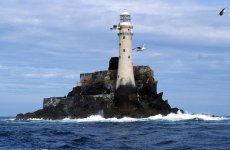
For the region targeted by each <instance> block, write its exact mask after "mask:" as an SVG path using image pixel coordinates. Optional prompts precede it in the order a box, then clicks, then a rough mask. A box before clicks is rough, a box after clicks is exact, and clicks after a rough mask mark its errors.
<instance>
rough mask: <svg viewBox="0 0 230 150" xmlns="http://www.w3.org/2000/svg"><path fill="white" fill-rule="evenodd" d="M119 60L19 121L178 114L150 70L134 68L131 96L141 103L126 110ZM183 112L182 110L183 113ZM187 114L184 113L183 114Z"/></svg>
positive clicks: (18, 117) (114, 58) (81, 80)
mask: <svg viewBox="0 0 230 150" xmlns="http://www.w3.org/2000/svg"><path fill="white" fill-rule="evenodd" d="M116 63H117V58H116V57H113V58H111V60H110V65H109V69H108V70H106V71H98V72H95V73H86V74H81V75H80V84H79V85H77V86H76V87H74V88H73V89H72V91H70V92H69V93H68V95H67V96H65V97H51V98H45V99H44V101H43V109H40V110H38V111H35V112H33V113H26V114H18V115H17V116H16V119H28V118H44V119H63V118H66V117H68V118H85V117H88V116H90V115H94V114H101V115H103V116H104V117H105V118H110V117H117V118H121V117H125V116H128V117H135V118H140V117H149V116H153V115H157V114H162V115H167V114H169V113H176V112H177V111H178V110H179V109H178V108H171V106H170V105H169V104H168V101H167V100H163V98H162V96H163V93H157V81H156V80H155V79H154V74H153V71H152V70H151V68H150V67H149V66H134V77H135V84H136V89H135V93H136V95H127V96H128V97H129V99H130V100H132V97H133V96H135V97H137V99H138V100H137V101H135V102H134V103H132V105H130V107H126V108H127V109H125V108H122V107H120V106H119V105H118V104H119V103H118V102H119V101H122V99H121V98H120V99H117V98H116V95H117V94H116V92H117V91H116V90H115V87H116V86H115V84H116V76H117V64H116ZM181 111H182V110H181ZM182 112H183V111H182Z"/></svg>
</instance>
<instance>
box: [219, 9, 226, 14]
mask: <svg viewBox="0 0 230 150" xmlns="http://www.w3.org/2000/svg"><path fill="white" fill-rule="evenodd" d="M226 12H227V11H226V8H224V9H222V10H221V11H220V13H219V15H220V16H222V15H223V14H224V13H226Z"/></svg>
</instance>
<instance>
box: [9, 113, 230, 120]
mask: <svg viewBox="0 0 230 150" xmlns="http://www.w3.org/2000/svg"><path fill="white" fill-rule="evenodd" d="M7 120H12V118H10V119H7ZM27 120H29V121H50V122H137V121H186V120H204V121H221V120H230V117H221V116H212V115H207V114H190V113H181V112H178V113H177V114H173V113H171V114H168V115H167V116H163V115H160V114H159V115H155V116H150V117H148V118H130V117H123V118H115V117H114V118H104V117H103V116H101V115H91V116H89V117H87V118H82V119H71V118H64V119H62V120H45V119H42V118H30V119H27Z"/></svg>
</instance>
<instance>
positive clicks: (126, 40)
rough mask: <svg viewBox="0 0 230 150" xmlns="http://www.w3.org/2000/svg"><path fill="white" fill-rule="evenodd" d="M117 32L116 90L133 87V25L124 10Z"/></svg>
mask: <svg viewBox="0 0 230 150" xmlns="http://www.w3.org/2000/svg"><path fill="white" fill-rule="evenodd" d="M118 31H119V33H118V36H119V63H118V73H117V82H116V89H118V88H119V87H120V86H122V85H129V86H133V87H135V80H134V74H133V63H132V36H133V25H132V23H131V16H130V14H129V13H128V12H127V10H124V12H123V13H122V14H121V15H120V22H119V24H118Z"/></svg>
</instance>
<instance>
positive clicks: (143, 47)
mask: <svg viewBox="0 0 230 150" xmlns="http://www.w3.org/2000/svg"><path fill="white" fill-rule="evenodd" d="M136 49H137V51H144V50H145V49H146V48H145V44H142V45H141V46H138V47H137V48H136Z"/></svg>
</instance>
